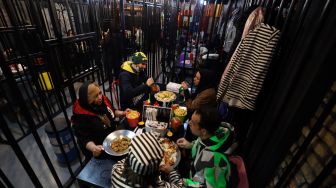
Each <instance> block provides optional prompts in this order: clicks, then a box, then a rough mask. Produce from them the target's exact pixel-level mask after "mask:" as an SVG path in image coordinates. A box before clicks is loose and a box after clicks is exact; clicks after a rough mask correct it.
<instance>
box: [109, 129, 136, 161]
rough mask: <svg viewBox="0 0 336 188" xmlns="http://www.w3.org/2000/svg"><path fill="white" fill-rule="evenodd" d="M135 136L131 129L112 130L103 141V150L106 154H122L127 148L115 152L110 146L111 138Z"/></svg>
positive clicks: (125, 152) (126, 151)
mask: <svg viewBox="0 0 336 188" xmlns="http://www.w3.org/2000/svg"><path fill="white" fill-rule="evenodd" d="M134 136H135V133H134V132H133V131H129V130H118V131H114V132H112V133H111V134H109V135H108V136H107V137H106V138H105V140H104V142H103V147H104V151H105V152H106V153H107V154H110V155H113V156H122V155H125V154H127V153H128V152H129V149H127V150H125V151H123V152H115V151H113V150H112V148H111V142H112V140H114V139H116V138H123V137H127V138H130V139H132V138H133V137H134Z"/></svg>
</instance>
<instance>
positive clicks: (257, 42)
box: [217, 23, 280, 110]
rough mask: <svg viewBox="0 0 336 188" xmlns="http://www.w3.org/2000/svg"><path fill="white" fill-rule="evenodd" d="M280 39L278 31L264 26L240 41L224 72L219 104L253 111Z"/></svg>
mask: <svg viewBox="0 0 336 188" xmlns="http://www.w3.org/2000/svg"><path fill="white" fill-rule="evenodd" d="M279 36H280V31H279V30H277V29H276V28H274V27H271V26H269V25H267V24H264V23H261V24H260V25H258V26H257V27H256V28H255V29H254V30H252V31H250V32H249V34H248V35H247V36H246V37H245V38H243V39H242V40H241V42H240V43H239V45H238V47H237V49H236V51H235V52H234V54H233V56H232V58H231V60H230V62H229V64H228V65H227V66H226V68H225V70H224V73H223V75H222V78H221V81H220V84H219V87H218V93H217V100H223V101H224V102H226V103H228V105H229V106H235V107H238V108H241V109H249V110H253V109H254V107H255V102H256V99H257V96H258V94H259V92H260V90H261V88H262V85H263V82H264V79H265V77H266V74H267V71H268V67H269V64H270V62H271V60H272V57H273V54H274V51H275V48H276V45H277V42H278V40H279Z"/></svg>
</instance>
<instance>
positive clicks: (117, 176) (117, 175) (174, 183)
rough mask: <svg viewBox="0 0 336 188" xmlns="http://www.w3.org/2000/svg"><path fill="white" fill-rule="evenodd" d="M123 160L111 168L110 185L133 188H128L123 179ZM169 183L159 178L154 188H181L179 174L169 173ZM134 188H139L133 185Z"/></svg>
mask: <svg viewBox="0 0 336 188" xmlns="http://www.w3.org/2000/svg"><path fill="white" fill-rule="evenodd" d="M124 163H125V159H123V160H121V161H119V162H117V163H116V164H115V165H114V166H113V167H112V177H111V183H112V187H113V188H114V187H120V188H132V187H133V186H130V185H129V184H128V183H127V181H126V178H125V177H123V175H122V174H123V171H124V166H125V164H124ZM168 179H169V182H166V181H163V180H161V178H159V179H158V181H157V182H156V185H155V187H158V188H170V187H171V188H181V187H182V179H181V177H180V174H179V173H178V172H177V171H176V170H173V171H172V172H170V173H169V175H168ZM134 187H139V188H140V187H141V186H140V185H135V186H134Z"/></svg>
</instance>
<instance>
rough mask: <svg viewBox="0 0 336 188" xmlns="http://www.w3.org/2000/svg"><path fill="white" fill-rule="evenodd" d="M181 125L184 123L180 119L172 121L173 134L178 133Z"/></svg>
mask: <svg viewBox="0 0 336 188" xmlns="http://www.w3.org/2000/svg"><path fill="white" fill-rule="evenodd" d="M181 125H182V121H181V119H180V118H178V117H173V118H172V119H171V120H170V126H171V128H172V131H173V132H177V131H178V130H179V129H180V127H181Z"/></svg>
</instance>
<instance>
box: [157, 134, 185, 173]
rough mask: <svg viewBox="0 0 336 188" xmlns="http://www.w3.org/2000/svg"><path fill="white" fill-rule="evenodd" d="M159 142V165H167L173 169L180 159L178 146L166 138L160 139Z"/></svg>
mask: <svg viewBox="0 0 336 188" xmlns="http://www.w3.org/2000/svg"><path fill="white" fill-rule="evenodd" d="M160 142H161V144H162V147H163V159H162V161H161V163H160V165H164V164H168V165H170V166H173V167H174V168H175V167H177V165H178V164H179V162H180V159H181V152H180V150H179V148H178V146H177V145H176V144H175V143H174V142H173V141H170V140H169V139H168V138H161V139H160Z"/></svg>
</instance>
